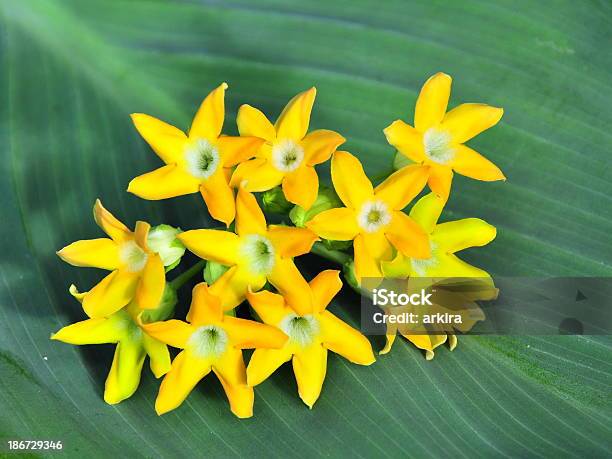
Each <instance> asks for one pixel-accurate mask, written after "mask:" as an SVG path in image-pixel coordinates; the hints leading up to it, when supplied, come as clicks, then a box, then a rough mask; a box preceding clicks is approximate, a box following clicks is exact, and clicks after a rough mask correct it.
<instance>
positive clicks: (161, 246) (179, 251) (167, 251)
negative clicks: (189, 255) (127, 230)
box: [147, 225, 185, 272]
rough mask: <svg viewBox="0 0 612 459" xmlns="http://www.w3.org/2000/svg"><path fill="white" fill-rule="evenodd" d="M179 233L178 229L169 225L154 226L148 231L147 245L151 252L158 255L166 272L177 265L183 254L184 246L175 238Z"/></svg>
mask: <svg viewBox="0 0 612 459" xmlns="http://www.w3.org/2000/svg"><path fill="white" fill-rule="evenodd" d="M179 233H181V229H180V228H173V227H172V226H170V225H158V226H154V227H153V228H151V230H150V231H149V237H148V238H147V245H148V246H149V248H150V249H151V250H152V251H153V252H157V253H158V254H159V256H160V257H161V259H162V262H163V263H164V266H165V267H166V272H168V271H170V270H171V269H172V268H174V267H175V266H176V265H178V264H179V262H180V261H181V257H182V256H183V255H184V254H185V246H184V245H183V243H182V242H181V241H179V240H178V239H177V237H176V236H177V234H179Z"/></svg>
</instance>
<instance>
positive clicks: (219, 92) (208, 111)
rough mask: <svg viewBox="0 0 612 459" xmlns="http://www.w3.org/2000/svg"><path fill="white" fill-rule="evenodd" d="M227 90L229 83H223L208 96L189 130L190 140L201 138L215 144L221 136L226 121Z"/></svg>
mask: <svg viewBox="0 0 612 459" xmlns="http://www.w3.org/2000/svg"><path fill="white" fill-rule="evenodd" d="M226 89H227V83H221V84H220V85H219V86H218V87H217V88H215V89H213V90H212V91H211V92H210V94H208V96H206V99H204V101H203V102H202V105H200V108H199V109H198V112H197V113H196V115H195V117H194V118H193V123H192V124H191V129H190V130H189V137H190V138H198V137H199V138H203V139H208V140H209V141H211V142H214V141H216V140H217V137H219V135H221V129H222V128H223V121H224V120H225V90H226Z"/></svg>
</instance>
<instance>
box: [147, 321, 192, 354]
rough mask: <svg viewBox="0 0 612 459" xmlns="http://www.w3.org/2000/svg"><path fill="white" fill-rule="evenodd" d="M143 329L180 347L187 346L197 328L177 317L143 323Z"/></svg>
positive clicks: (161, 339) (162, 340) (151, 335)
mask: <svg viewBox="0 0 612 459" xmlns="http://www.w3.org/2000/svg"><path fill="white" fill-rule="evenodd" d="M142 329H143V330H144V331H145V332H146V334H147V335H149V336H150V337H151V338H153V339H156V340H157V341H160V342H162V343H165V344H169V345H170V346H172V347H176V348H179V349H184V348H185V347H186V346H187V341H189V338H190V337H191V335H192V333H193V332H194V330H195V328H194V327H192V326H191V325H189V324H188V323H187V322H183V321H182V320H176V319H171V320H165V321H163V322H152V323H150V324H143V325H142Z"/></svg>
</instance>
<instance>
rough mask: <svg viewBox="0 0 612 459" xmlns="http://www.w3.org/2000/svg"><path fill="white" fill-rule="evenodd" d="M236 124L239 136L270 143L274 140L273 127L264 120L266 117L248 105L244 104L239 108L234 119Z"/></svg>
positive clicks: (274, 132) (266, 119)
mask: <svg viewBox="0 0 612 459" xmlns="http://www.w3.org/2000/svg"><path fill="white" fill-rule="evenodd" d="M236 124H237V125H238V132H240V135H241V136H254V137H260V138H262V139H265V140H267V141H268V142H272V141H274V139H275V138H276V131H275V130H274V126H272V123H270V121H269V120H268V118H266V115H264V114H263V113H262V112H261V110H258V109H257V108H255V107H251V106H250V105H247V104H244V105H241V106H240V109H238V116H237V117H236Z"/></svg>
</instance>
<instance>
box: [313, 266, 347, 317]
mask: <svg viewBox="0 0 612 459" xmlns="http://www.w3.org/2000/svg"><path fill="white" fill-rule="evenodd" d="M308 285H310V289H311V290H312V297H313V304H314V310H315V311H323V310H325V308H326V307H327V305H328V304H329V303H330V302H331V300H332V298H333V297H335V296H336V295H337V294H338V292H339V291H340V289H342V281H341V280H340V271H338V270H335V269H326V270H325V271H321V272H320V273H319V274H317V275H316V276H315V278H314V279H312V280H311V281H310V282H309V283H308Z"/></svg>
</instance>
